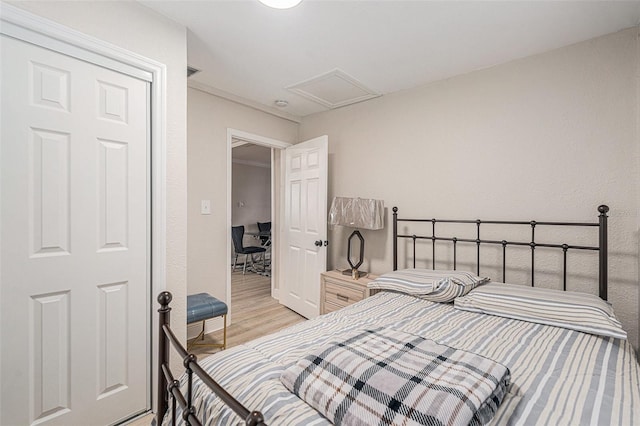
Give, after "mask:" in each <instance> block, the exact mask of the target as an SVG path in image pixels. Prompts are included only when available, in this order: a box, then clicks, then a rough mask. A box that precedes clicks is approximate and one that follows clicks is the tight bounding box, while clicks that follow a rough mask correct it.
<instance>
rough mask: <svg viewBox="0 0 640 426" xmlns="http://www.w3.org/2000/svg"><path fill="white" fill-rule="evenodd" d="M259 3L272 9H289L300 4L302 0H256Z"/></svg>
mask: <svg viewBox="0 0 640 426" xmlns="http://www.w3.org/2000/svg"><path fill="white" fill-rule="evenodd" d="M258 1H259V2H260V3H262V4H264V5H267V6H269V7H272V8H274V9H291V8H292V7H295V6H297V5H299V4H300V2H301V1H302V0H258Z"/></svg>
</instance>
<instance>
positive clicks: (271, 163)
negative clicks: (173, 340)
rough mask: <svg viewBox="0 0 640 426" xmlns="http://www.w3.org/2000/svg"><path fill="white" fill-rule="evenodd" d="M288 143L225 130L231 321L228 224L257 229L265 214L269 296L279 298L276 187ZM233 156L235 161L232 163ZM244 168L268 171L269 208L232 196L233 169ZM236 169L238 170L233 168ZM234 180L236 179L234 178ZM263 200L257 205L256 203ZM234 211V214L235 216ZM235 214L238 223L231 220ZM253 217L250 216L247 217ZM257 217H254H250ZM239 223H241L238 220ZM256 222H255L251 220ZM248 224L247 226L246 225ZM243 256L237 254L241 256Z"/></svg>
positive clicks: (257, 173)
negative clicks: (268, 228) (268, 225)
mask: <svg viewBox="0 0 640 426" xmlns="http://www.w3.org/2000/svg"><path fill="white" fill-rule="evenodd" d="M289 146H291V144H289V143H287V142H283V141H279V140H276V139H271V138H267V137H264V136H260V135H255V134H251V133H247V132H244V131H241V130H236V129H227V230H228V233H227V247H228V248H229V250H227V253H228V255H227V256H228V259H227V262H226V265H228V267H227V274H226V275H227V276H226V303H227V306H229V314H228V320H229V322H230V323H231V322H232V321H233V319H232V316H233V314H232V311H233V307H232V305H231V265H232V264H233V261H234V260H235V257H234V255H233V254H232V251H233V244H232V239H231V227H232V226H234V225H245V228H247V229H251V230H255V231H257V229H258V226H257V222H258V220H259V219H257V217H258V216H260V217H265V218H266V217H267V215H268V217H269V218H270V221H271V244H270V246H269V252H270V254H269V256H270V257H271V262H270V263H271V265H270V271H269V272H270V274H269V275H270V278H271V296H272V297H274V298H276V299H278V288H279V286H278V281H279V267H278V265H279V259H278V256H277V253H278V247H279V238H278V237H279V235H278V234H279V223H280V220H279V218H280V215H281V211H282V209H281V206H280V204H281V202H282V201H281V194H280V193H279V192H278V188H280V187H281V182H280V179H281V176H280V175H281V173H280V157H281V150H283V149H285V148H287V147H289ZM234 155H235V158H236V159H235V163H234ZM236 167H237V168H238V169H239V168H243V169H245V170H250V169H251V168H253V169H254V170H253V172H252V174H254V175H255V176H260V175H262V176H264V174H265V172H266V171H267V170H268V171H269V173H268V174H269V180H270V184H269V189H268V193H269V194H270V195H269V197H268V203H269V208H268V210H265V208H264V204H265V202H257V203H256V202H255V199H252V198H251V197H249V198H246V199H242V197H238V198H235V197H234V187H233V180H234V179H233V172H234V168H236ZM236 171H237V169H236ZM236 181H237V179H236ZM260 188H262V191H264V190H265V189H266V187H265V186H264V182H262V183H256V185H255V187H253V188H249V191H247V192H246V194H256V193H257V191H258V190H259V189H260ZM259 203H262V204H263V205H262V206H261V207H260V208H256V207H258V206H257V204H259ZM250 211H254V212H255V215H254V216H250V215H251V214H254V213H250ZM234 213H235V216H234ZM234 217H235V218H236V220H237V221H238V222H234ZM249 217H252V219H250V220H249V219H247V218H249ZM253 218H256V219H253ZM241 222H242V223H241ZM244 222H246V223H244ZM253 222H256V223H253ZM249 225H250V227H249ZM245 241H247V244H248V243H252V245H254V244H253V243H254V242H255V244H258V245H259V243H258V241H260V240H259V238H256V239H253V237H251V236H247V237H245ZM242 257H243V256H239V258H242Z"/></svg>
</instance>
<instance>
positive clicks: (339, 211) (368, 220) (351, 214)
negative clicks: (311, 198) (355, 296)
mask: <svg viewBox="0 0 640 426" xmlns="http://www.w3.org/2000/svg"><path fill="white" fill-rule="evenodd" d="M329 225H340V226H348V227H351V228H356V229H355V230H354V231H353V232H352V233H351V235H350V236H349V239H348V246H347V261H348V262H349V266H351V269H346V270H344V271H342V273H343V274H344V275H351V276H352V278H353V279H358V278H360V277H362V276H364V275H366V274H367V273H366V272H363V271H358V268H359V267H360V265H362V262H363V260H364V238H363V237H362V234H360V231H359V230H358V229H372V230H376V229H382V228H384V203H383V201H382V200H374V199H371V198H348V197H334V199H333V201H332V202H331V209H329ZM356 238H357V239H358V240H359V241H360V256H359V258H358V259H353V258H352V253H351V252H352V250H351V247H352V246H353V245H354V244H356V241H355V240H356Z"/></svg>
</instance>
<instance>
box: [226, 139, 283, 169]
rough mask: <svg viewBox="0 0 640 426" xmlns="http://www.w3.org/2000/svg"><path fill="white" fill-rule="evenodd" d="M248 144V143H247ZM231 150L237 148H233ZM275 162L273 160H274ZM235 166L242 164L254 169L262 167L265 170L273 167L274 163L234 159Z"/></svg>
mask: <svg viewBox="0 0 640 426" xmlns="http://www.w3.org/2000/svg"><path fill="white" fill-rule="evenodd" d="M246 143H248V142H246ZM231 148H237V147H235V146H232V147H231ZM272 162H273V160H272ZM233 164H242V165H245V166H253V167H262V168H263V169H268V168H270V167H271V164H272V163H261V162H259V161H250V160H240V159H238V158H234V159H233Z"/></svg>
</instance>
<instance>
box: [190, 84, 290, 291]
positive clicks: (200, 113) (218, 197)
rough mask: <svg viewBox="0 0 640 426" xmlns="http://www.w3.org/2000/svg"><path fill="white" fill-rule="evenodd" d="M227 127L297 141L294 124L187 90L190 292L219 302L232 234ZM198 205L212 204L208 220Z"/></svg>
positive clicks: (228, 266) (215, 97)
mask: <svg viewBox="0 0 640 426" xmlns="http://www.w3.org/2000/svg"><path fill="white" fill-rule="evenodd" d="M228 128H232V129H236V130H242V131H245V132H249V133H252V134H256V135H260V136H265V137H269V138H272V139H277V140H280V141H283V142H289V143H295V142H296V141H297V139H298V138H297V134H298V124H297V123H294V122H292V121H288V120H285V119H283V118H279V117H276V116H273V115H271V114H267V113H265V112H262V111H259V110H256V109H253V108H250V107H247V106H244V105H240V104H238V103H235V102H232V101H229V100H226V99H223V98H220V97H217V96H214V95H211V94H209V93H206V92H203V91H201V90H198V89H193V88H189V90H188V132H189V147H188V165H189V167H188V183H189V186H188V187H189V195H188V217H187V219H188V223H189V224H188V228H189V238H188V252H187V259H188V271H189V272H188V275H189V277H188V281H189V284H188V291H189V293H190V294H191V293H199V292H204V291H206V292H208V293H210V294H211V295H213V296H215V297H217V298H218V299H220V300H225V299H226V288H225V277H226V275H225V274H226V271H227V270H228V268H230V265H229V264H227V263H226V261H227V254H228V252H229V247H228V246H227V240H226V238H227V235H228V234H229V233H230V232H231V230H230V229H227V206H226V202H227V200H226V194H227V185H228V183H227V172H228V166H229V165H228V164H227V129H228ZM276 166H277V164H276ZM276 173H277V170H276ZM200 200H211V213H212V214H211V215H201V214H200ZM276 203H277V200H276Z"/></svg>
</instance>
